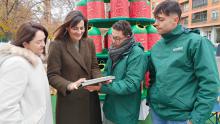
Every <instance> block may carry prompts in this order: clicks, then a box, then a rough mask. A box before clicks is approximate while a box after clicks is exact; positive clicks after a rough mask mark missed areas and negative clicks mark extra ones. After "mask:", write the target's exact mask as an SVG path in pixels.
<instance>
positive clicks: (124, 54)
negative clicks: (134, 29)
mask: <svg viewBox="0 0 220 124" xmlns="http://www.w3.org/2000/svg"><path fill="white" fill-rule="evenodd" d="M130 40H132V41H135V39H134V37H133V35H132V36H131V39H130ZM132 41H131V42H132ZM134 46H138V47H140V48H141V49H142V50H143V51H144V47H143V45H142V44H141V43H140V42H137V41H135V43H134V44H133V45H132V47H134ZM132 47H131V48H132ZM130 52H131V49H130V50H128V51H126V52H124V53H123V54H122V55H123V56H126V55H127V54H129V53H130Z"/></svg>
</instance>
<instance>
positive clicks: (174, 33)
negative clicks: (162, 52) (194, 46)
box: [162, 24, 200, 43]
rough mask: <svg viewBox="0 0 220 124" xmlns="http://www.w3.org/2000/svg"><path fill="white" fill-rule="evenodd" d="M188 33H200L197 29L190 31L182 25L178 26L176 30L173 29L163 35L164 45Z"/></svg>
mask: <svg viewBox="0 0 220 124" xmlns="http://www.w3.org/2000/svg"><path fill="white" fill-rule="evenodd" d="M190 32H193V33H197V34H200V31H199V30H198V29H193V30H192V29H189V28H185V27H183V26H182V25H180V24H178V25H177V26H176V28H174V29H173V30H172V31H171V32H169V33H167V34H163V35H162V38H163V40H164V41H165V43H169V42H170V41H173V40H174V39H176V38H177V37H179V36H180V35H181V34H183V33H190Z"/></svg>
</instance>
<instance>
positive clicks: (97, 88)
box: [84, 84, 101, 92]
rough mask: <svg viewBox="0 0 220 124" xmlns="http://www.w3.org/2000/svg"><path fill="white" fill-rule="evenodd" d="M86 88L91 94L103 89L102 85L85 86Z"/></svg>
mask: <svg viewBox="0 0 220 124" xmlns="http://www.w3.org/2000/svg"><path fill="white" fill-rule="evenodd" d="M84 88H85V89H86V90H88V91H89V92H93V91H99V90H100V88H101V84H99V85H98V86H85V87H84Z"/></svg>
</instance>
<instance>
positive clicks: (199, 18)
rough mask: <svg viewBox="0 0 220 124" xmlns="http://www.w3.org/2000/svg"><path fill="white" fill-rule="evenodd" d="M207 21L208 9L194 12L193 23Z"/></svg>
mask: <svg viewBox="0 0 220 124" xmlns="http://www.w3.org/2000/svg"><path fill="white" fill-rule="evenodd" d="M206 21H207V11H202V12H198V13H194V14H192V21H191V22H192V23H198V22H206Z"/></svg>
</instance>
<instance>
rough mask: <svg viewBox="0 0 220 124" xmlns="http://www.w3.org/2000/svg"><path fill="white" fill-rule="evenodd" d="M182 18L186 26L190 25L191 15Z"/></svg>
mask: <svg viewBox="0 0 220 124" xmlns="http://www.w3.org/2000/svg"><path fill="white" fill-rule="evenodd" d="M181 20H182V24H183V25H184V26H187V25H188V23H189V17H183V18H182V19H181Z"/></svg>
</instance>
